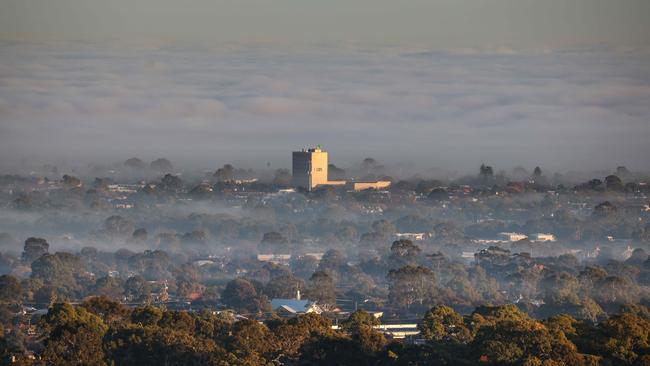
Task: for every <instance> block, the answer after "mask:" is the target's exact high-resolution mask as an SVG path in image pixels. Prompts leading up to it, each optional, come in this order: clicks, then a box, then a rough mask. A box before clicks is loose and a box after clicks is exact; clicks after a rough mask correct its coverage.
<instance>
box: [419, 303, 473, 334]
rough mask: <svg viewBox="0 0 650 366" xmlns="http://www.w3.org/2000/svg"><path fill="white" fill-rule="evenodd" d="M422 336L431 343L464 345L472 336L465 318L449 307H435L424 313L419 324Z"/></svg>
mask: <svg viewBox="0 0 650 366" xmlns="http://www.w3.org/2000/svg"><path fill="white" fill-rule="evenodd" d="M418 329H419V330H420V334H422V336H423V337H424V338H425V339H427V340H430V341H437V342H442V341H444V342H458V343H464V342H467V341H469V340H470V338H471V334H470V331H469V329H468V328H467V327H466V326H465V322H464V321H463V317H462V316H461V315H460V314H458V313H457V312H455V311H454V309H452V308H450V307H448V306H442V305H440V306H435V307H433V308H431V309H429V310H428V311H427V312H426V313H424V318H422V321H421V322H420V323H419V324H418Z"/></svg>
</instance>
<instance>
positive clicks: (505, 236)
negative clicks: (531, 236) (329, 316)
mask: <svg viewBox="0 0 650 366" xmlns="http://www.w3.org/2000/svg"><path fill="white" fill-rule="evenodd" d="M499 239H501V240H504V241H513V242H514V241H519V240H523V239H528V235H525V234H520V233H506V232H504V233H499Z"/></svg>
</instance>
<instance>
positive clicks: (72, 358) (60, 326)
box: [40, 303, 108, 365]
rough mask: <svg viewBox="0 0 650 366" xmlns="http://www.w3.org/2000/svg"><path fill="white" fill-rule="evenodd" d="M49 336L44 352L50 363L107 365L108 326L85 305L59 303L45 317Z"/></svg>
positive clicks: (43, 354)
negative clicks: (104, 343) (75, 305)
mask: <svg viewBox="0 0 650 366" xmlns="http://www.w3.org/2000/svg"><path fill="white" fill-rule="evenodd" d="M40 322H41V326H42V327H43V328H44V329H45V330H46V332H47V335H48V337H47V338H46V340H45V342H44V346H45V348H44V350H43V352H42V354H41V357H42V359H43V361H45V363H46V364H48V365H106V362H105V361H104V351H103V348H102V338H103V336H104V334H105V333H106V330H107V329H108V327H107V326H106V325H105V324H104V322H103V321H102V319H101V318H99V317H98V316H97V315H95V314H92V313H90V312H89V311H87V310H86V309H85V308H83V307H79V308H74V307H73V306H72V305H70V304H61V303H59V304H55V305H54V306H52V307H51V308H50V309H49V311H48V313H47V315H45V316H43V317H42V318H41V321H40Z"/></svg>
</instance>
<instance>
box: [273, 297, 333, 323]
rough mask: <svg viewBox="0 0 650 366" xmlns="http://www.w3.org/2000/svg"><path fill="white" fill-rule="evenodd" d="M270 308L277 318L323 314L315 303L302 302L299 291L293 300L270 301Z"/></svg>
mask: <svg viewBox="0 0 650 366" xmlns="http://www.w3.org/2000/svg"><path fill="white" fill-rule="evenodd" d="M271 308H272V309H273V310H274V311H275V312H277V313H278V315H279V316H284V317H292V316H296V315H299V314H307V313H316V314H320V313H322V312H323V309H321V307H320V306H318V305H317V304H316V303H315V302H313V301H309V300H302V299H301V298H300V291H296V298H295V299H272V300H271Z"/></svg>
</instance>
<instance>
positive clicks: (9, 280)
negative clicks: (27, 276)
mask: <svg viewBox="0 0 650 366" xmlns="http://www.w3.org/2000/svg"><path fill="white" fill-rule="evenodd" d="M22 292H23V288H22V286H21V285H20V282H18V279H16V277H14V276H10V275H2V276H0V302H2V303H8V302H20V301H21V300H22Z"/></svg>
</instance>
